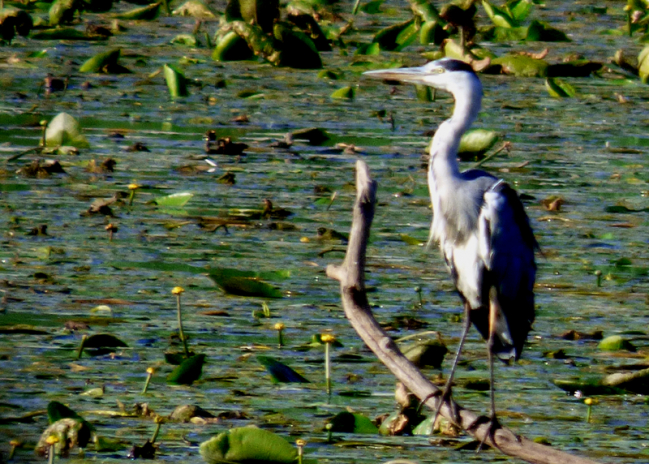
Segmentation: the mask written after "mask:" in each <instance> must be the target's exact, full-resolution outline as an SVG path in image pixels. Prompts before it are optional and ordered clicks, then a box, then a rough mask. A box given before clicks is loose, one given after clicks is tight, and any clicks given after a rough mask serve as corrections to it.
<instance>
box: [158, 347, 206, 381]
mask: <svg viewBox="0 0 649 464" xmlns="http://www.w3.org/2000/svg"><path fill="white" fill-rule="evenodd" d="M206 357H207V356H206V355H204V354H197V355H195V356H192V357H190V358H187V359H185V360H184V361H183V362H182V363H180V365H179V366H177V367H176V368H175V369H174V370H173V371H171V373H170V374H169V375H168V376H167V383H170V384H172V385H191V384H193V383H194V382H195V381H197V380H198V379H200V378H201V375H202V374H203V364H205V358H206Z"/></svg>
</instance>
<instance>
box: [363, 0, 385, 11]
mask: <svg viewBox="0 0 649 464" xmlns="http://www.w3.org/2000/svg"><path fill="white" fill-rule="evenodd" d="M384 1H385V0H373V1H371V2H367V3H366V4H365V5H363V6H362V7H361V11H362V12H363V13H367V14H377V13H380V12H381V5H383V2H384Z"/></svg>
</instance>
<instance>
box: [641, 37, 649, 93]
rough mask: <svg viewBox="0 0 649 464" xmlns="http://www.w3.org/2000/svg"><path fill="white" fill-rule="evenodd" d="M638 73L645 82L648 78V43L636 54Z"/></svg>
mask: <svg viewBox="0 0 649 464" xmlns="http://www.w3.org/2000/svg"><path fill="white" fill-rule="evenodd" d="M638 75H639V76H640V79H642V82H643V83H645V84H646V83H647V80H649V45H648V46H646V47H645V48H643V49H642V51H641V52H640V54H639V55H638Z"/></svg>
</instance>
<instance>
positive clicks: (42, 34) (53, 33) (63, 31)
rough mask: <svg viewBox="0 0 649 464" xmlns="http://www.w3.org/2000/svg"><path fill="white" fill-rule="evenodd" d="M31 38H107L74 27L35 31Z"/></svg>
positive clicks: (92, 39) (91, 39) (93, 39)
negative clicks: (87, 33)
mask: <svg viewBox="0 0 649 464" xmlns="http://www.w3.org/2000/svg"><path fill="white" fill-rule="evenodd" d="M30 38H32V39H34V40H90V41H95V40H105V38H104V37H102V36H88V35H86V34H85V33H84V32H82V31H78V30H76V29H75V28H73V27H56V28H52V29H43V30H40V31H36V32H34V33H33V34H32V35H31V36H30Z"/></svg>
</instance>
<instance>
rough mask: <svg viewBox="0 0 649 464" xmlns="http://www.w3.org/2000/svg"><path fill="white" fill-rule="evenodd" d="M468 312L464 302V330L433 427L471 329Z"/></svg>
mask: <svg viewBox="0 0 649 464" xmlns="http://www.w3.org/2000/svg"><path fill="white" fill-rule="evenodd" d="M469 311H471V307H470V306H469V303H468V302H465V303H464V329H463V330H462V337H461V338H460V344H459V345H458V347H457V353H456V354H455V360H454V361H453V366H452V367H451V373H450V374H449V376H448V379H447V380H446V385H445V386H444V391H443V393H442V396H441V397H440V400H439V403H438V404H437V408H436V409H435V415H434V416H433V427H435V421H437V416H439V411H440V410H441V409H442V405H443V404H444V402H445V401H446V400H447V399H448V398H449V397H450V396H451V385H452V383H453V376H454V375H455V368H456V367H457V364H458V362H459V360H460V353H461V352H462V347H463V346H464V341H465V340H466V335H467V333H468V332H469V329H470V328H471V318H470V317H469ZM431 396H435V395H430V396H427V397H426V398H424V399H423V400H422V402H421V404H422V405H423V404H424V403H426V401H428V399H429V398H430V397H431Z"/></svg>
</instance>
